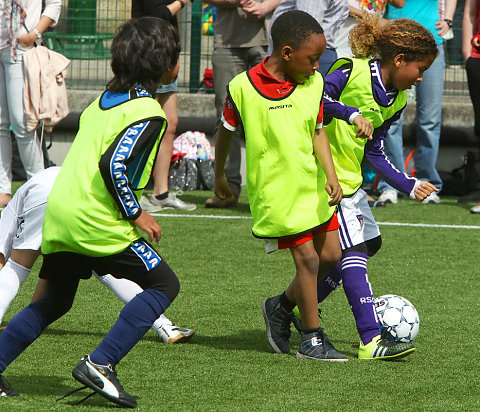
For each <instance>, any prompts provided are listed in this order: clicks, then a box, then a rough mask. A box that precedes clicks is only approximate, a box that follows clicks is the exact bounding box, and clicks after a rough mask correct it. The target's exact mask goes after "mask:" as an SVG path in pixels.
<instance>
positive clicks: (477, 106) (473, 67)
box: [465, 57, 480, 138]
mask: <svg viewBox="0 0 480 412" xmlns="http://www.w3.org/2000/svg"><path fill="white" fill-rule="evenodd" d="M465 70H466V71H467V80H468V90H469V92H470V98H471V99H472V103H473V114H474V133H475V136H477V137H478V138H480V59H475V58H473V57H470V58H469V59H468V60H467V61H466V63H465Z"/></svg>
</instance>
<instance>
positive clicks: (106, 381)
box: [72, 355, 137, 408]
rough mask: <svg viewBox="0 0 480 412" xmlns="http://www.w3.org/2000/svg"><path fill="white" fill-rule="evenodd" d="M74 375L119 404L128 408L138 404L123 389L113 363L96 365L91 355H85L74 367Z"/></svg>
mask: <svg viewBox="0 0 480 412" xmlns="http://www.w3.org/2000/svg"><path fill="white" fill-rule="evenodd" d="M72 376H73V377H74V378H75V379H76V380H77V381H79V382H80V383H82V384H83V385H85V386H86V387H88V388H90V389H93V390H94V391H95V392H96V393H99V394H100V395H102V396H103V397H104V398H106V399H108V400H109V401H111V402H114V403H116V404H117V405H121V406H125V407H127V408H135V407H136V406H137V401H136V399H135V398H134V397H133V396H132V395H130V394H128V393H127V392H125V391H124V390H123V387H122V385H121V384H120V381H119V380H118V378H117V372H115V369H114V367H113V366H112V365H106V366H104V365H96V364H95V363H93V362H92V361H91V360H90V356H89V355H85V356H84V357H83V358H82V360H81V361H80V362H78V364H77V366H75V368H74V369H73V371H72Z"/></svg>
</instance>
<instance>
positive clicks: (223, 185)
mask: <svg viewBox="0 0 480 412" xmlns="http://www.w3.org/2000/svg"><path fill="white" fill-rule="evenodd" d="M213 191H214V193H215V195H216V196H217V197H218V198H219V199H220V200H226V199H230V198H233V197H234V196H233V193H232V191H231V190H230V187H229V186H228V182H227V178H226V177H225V175H223V176H219V177H215V186H214V188H213Z"/></svg>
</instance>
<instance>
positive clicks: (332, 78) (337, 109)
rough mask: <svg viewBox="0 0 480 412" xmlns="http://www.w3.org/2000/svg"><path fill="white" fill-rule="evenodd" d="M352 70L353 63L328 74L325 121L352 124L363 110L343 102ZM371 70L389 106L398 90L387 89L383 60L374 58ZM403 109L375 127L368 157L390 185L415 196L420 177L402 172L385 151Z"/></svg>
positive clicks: (378, 96) (381, 98)
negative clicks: (344, 90)
mask: <svg viewBox="0 0 480 412" xmlns="http://www.w3.org/2000/svg"><path fill="white" fill-rule="evenodd" d="M350 70H351V68H350V67H349V66H343V67H340V68H338V69H337V70H334V71H333V72H332V73H330V74H328V75H327V76H325V92H324V99H323V101H324V108H323V110H324V124H328V123H329V122H330V121H331V119H332V117H335V118H337V119H342V120H344V121H346V122H348V123H350V124H351V123H352V120H353V119H354V118H355V115H357V114H359V113H360V112H361V109H362V108H361V107H360V108H355V107H349V106H346V105H344V104H343V103H342V102H341V101H340V100H341V94H342V91H343V89H344V88H345V86H346V85H347V82H348V78H349V74H350V73H349V72H350ZM370 72H371V76H372V88H373V96H374V98H375V100H376V101H377V102H378V104H380V105H381V106H388V105H389V104H390V103H391V102H392V100H394V99H395V98H396V97H397V94H398V90H396V89H395V90H387V89H386V87H385V85H384V83H383V79H382V73H381V71H380V61H379V60H372V62H371V63H370ZM350 86H352V85H350ZM402 111H403V109H402V110H399V111H398V112H397V113H396V114H395V115H394V116H392V117H391V118H390V119H387V120H385V122H384V123H383V124H382V125H381V126H380V127H377V128H375V130H374V131H373V140H369V141H368V142H367V144H366V145H365V152H364V159H365V160H366V161H367V163H368V164H369V165H370V166H371V167H372V168H373V169H374V170H375V171H376V172H377V173H378V174H379V175H380V176H381V177H382V178H383V179H384V180H386V181H387V182H388V183H389V184H391V185H392V186H393V187H395V188H396V189H398V190H399V191H401V192H403V193H406V194H407V195H409V196H410V197H413V190H414V188H416V186H417V185H418V184H417V179H415V178H414V177H411V176H409V175H407V174H406V173H402V172H400V171H399V170H398V169H397V168H396V167H395V166H394V165H393V164H392V163H390V161H389V160H388V157H387V156H386V154H385V152H384V150H383V145H384V141H385V139H386V138H387V131H388V129H389V128H390V126H391V124H392V123H393V122H395V121H396V120H398V119H399V118H400V116H401V114H402Z"/></svg>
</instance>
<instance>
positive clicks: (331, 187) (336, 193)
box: [325, 179, 343, 206]
mask: <svg viewBox="0 0 480 412" xmlns="http://www.w3.org/2000/svg"><path fill="white" fill-rule="evenodd" d="M325 190H326V191H327V193H328V194H329V195H330V201H329V202H328V206H334V205H338V204H339V203H340V201H341V200H342V196H343V191H342V188H341V186H340V183H338V180H337V179H335V180H331V181H329V180H327V184H326V185H325Z"/></svg>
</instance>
